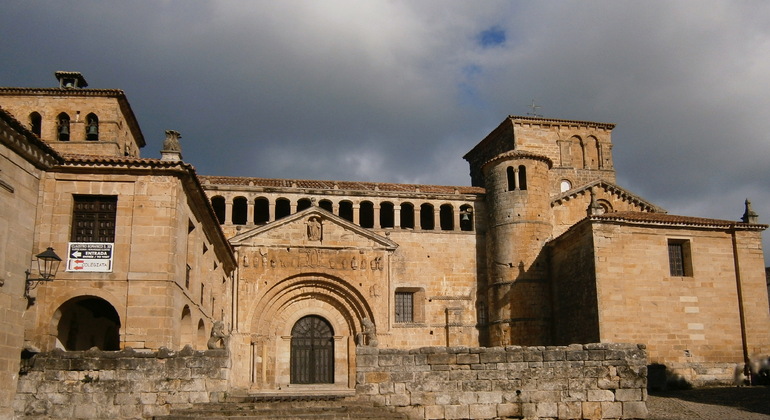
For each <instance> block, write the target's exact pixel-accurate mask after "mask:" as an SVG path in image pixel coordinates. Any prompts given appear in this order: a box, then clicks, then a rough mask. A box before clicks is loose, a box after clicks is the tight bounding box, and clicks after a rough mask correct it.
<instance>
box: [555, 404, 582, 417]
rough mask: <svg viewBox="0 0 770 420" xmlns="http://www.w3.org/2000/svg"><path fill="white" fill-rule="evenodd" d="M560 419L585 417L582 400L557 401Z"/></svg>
mask: <svg viewBox="0 0 770 420" xmlns="http://www.w3.org/2000/svg"><path fill="white" fill-rule="evenodd" d="M557 405H558V410H559V415H558V417H559V418H560V419H579V418H582V417H583V406H582V405H581V403H580V402H560V403H557Z"/></svg>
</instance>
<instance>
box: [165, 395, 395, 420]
mask: <svg viewBox="0 0 770 420" xmlns="http://www.w3.org/2000/svg"><path fill="white" fill-rule="evenodd" d="M227 400H228V401H226V402H220V403H205V404H196V405H194V406H193V407H191V408H187V409H175V410H172V412H171V413H170V414H169V415H167V416H157V417H155V419H157V420H189V419H212V420H223V419H237V420H251V419H254V420H256V419H275V420H308V419H320V420H338V419H339V420H342V419H364V420H396V419H406V418H407V416H406V415H405V414H402V413H394V412H392V411H390V409H388V408H386V407H375V406H373V405H372V404H371V403H368V402H361V401H357V400H354V399H346V398H344V397H339V396H325V397H324V396H280V397H271V396H264V395H263V396H228V398H227Z"/></svg>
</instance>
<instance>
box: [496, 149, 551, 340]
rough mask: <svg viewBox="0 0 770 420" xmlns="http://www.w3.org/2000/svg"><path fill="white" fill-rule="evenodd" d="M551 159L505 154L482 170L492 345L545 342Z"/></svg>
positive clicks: (548, 326)
mask: <svg viewBox="0 0 770 420" xmlns="http://www.w3.org/2000/svg"><path fill="white" fill-rule="evenodd" d="M551 166H552V163H551V160H550V159H548V158H547V157H544V156H540V155H537V154H533V153H529V152H522V151H509V152H505V153H502V154H500V155H497V156H496V157H494V158H493V159H491V160H489V161H488V162H486V163H485V164H484V166H483V167H482V170H483V173H484V184H485V187H486V190H487V195H486V199H487V214H488V231H487V250H488V252H487V267H488V271H487V272H488V274H489V281H488V289H487V298H488V308H489V338H490V344H491V345H493V346H504V345H546V344H550V341H551V330H550V329H551V310H550V306H551V305H550V287H549V284H548V271H547V270H548V264H547V261H546V260H545V259H546V256H545V252H544V251H543V245H544V244H545V242H546V241H547V240H548V239H549V237H550V235H551V232H552V228H553V227H552V223H551V217H550V196H549V191H550V183H549V176H548V175H549V172H548V171H549V170H550V168H551Z"/></svg>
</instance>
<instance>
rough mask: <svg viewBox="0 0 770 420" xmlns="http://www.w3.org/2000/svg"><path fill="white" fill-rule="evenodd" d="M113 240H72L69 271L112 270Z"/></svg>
mask: <svg viewBox="0 0 770 420" xmlns="http://www.w3.org/2000/svg"><path fill="white" fill-rule="evenodd" d="M114 245H115V244H114V243H112V242H70V243H69V249H68V250H67V271H73V272H100V273H109V272H112V248H113V247H114Z"/></svg>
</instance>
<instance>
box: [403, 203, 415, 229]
mask: <svg viewBox="0 0 770 420" xmlns="http://www.w3.org/2000/svg"><path fill="white" fill-rule="evenodd" d="M401 228H402V229H414V205H412V203H401Z"/></svg>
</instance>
